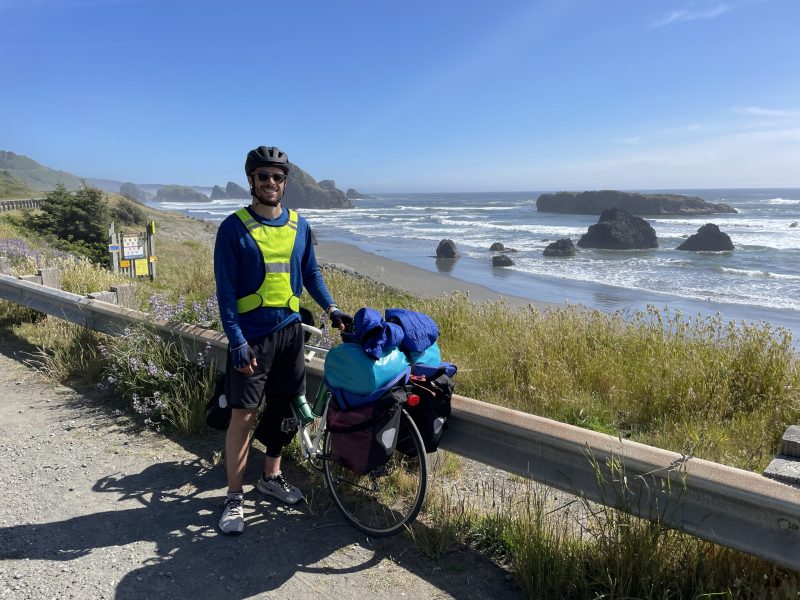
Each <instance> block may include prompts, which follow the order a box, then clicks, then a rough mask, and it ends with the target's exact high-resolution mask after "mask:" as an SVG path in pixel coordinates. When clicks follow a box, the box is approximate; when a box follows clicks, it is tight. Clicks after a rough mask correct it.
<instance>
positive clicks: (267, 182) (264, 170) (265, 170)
mask: <svg viewBox="0 0 800 600" xmlns="http://www.w3.org/2000/svg"><path fill="white" fill-rule="evenodd" d="M286 178H287V175H286V174H285V173H284V172H283V169H281V168H280V167H259V168H257V169H256V170H255V171H253V172H252V173H251V174H250V177H248V180H249V182H250V187H252V188H253V191H254V192H255V194H254V195H255V197H256V198H257V199H258V200H259V202H261V203H262V204H267V205H268V206H277V205H278V204H279V203H280V201H281V198H283V193H284V192H285V191H286ZM278 180H280V181H278Z"/></svg>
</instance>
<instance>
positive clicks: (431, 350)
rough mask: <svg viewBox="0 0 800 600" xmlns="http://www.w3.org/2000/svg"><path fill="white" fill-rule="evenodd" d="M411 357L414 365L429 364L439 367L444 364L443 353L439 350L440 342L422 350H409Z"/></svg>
mask: <svg viewBox="0 0 800 600" xmlns="http://www.w3.org/2000/svg"><path fill="white" fill-rule="evenodd" d="M409 357H410V358H411V364H412V365H414V367H416V366H417V365H429V366H432V367H433V366H435V367H437V368H438V367H439V365H440V364H442V353H441V351H440V350H439V343H438V342H434V343H433V344H431V345H430V346H428V347H427V348H426V349H425V350H423V351H422V352H409Z"/></svg>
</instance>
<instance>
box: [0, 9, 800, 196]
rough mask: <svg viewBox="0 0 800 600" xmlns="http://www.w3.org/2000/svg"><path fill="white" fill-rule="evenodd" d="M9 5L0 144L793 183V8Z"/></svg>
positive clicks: (217, 179) (149, 177)
mask: <svg viewBox="0 0 800 600" xmlns="http://www.w3.org/2000/svg"><path fill="white" fill-rule="evenodd" d="M491 4H492V5H493V6H492V8H489V5H490V3H487V2H484V1H482V2H477V1H472V0H459V1H450V0H442V1H430V0H428V1H425V2H422V1H417V0H404V1H403V2H399V1H390V0H380V1H379V0H361V1H356V0H352V1H350V0H339V1H336V2H332V1H330V0H326V1H322V0H319V1H304V0H288V1H286V2H264V1H238V0H228V1H227V2H208V1H191V2H189V1H182V0H176V1H170V0H160V1H147V0H0V31H2V35H0V72H2V74H3V75H2V81H3V89H2V90H0V149H3V150H11V151H13V152H16V153H18V154H25V155H27V156H30V157H31V158H33V159H35V160H37V161H39V162H41V163H43V164H46V165H47V166H50V167H53V168H57V169H63V170H66V171H69V172H72V173H75V174H77V175H81V176H85V177H106V178H111V179H119V180H122V181H134V182H137V183H179V184H186V185H213V184H222V185H224V184H225V182H227V181H228V180H234V181H237V182H239V183H244V175H243V170H242V165H243V162H244V157H245V155H246V153H247V150H248V149H250V148H252V147H254V146H257V145H260V144H266V145H277V146H280V147H281V148H282V149H284V150H285V151H286V152H287V153H288V154H289V157H290V159H291V160H292V161H293V162H295V163H297V164H298V165H299V166H301V167H302V168H304V169H305V170H306V171H308V172H309V173H310V174H311V175H312V176H314V177H315V178H317V179H335V180H336V181H337V185H338V186H339V187H340V188H343V189H344V188H347V187H356V188H358V189H360V190H362V191H367V192H370V191H371V192H391V191H398V192H403V191H421V192H422V191H444V190H447V191H487V190H498V191H499V190H561V189H570V190H582V189H595V188H618V189H650V188H698V187H800V34H798V28H799V27H800V2H798V1H797V0H719V1H718V0H713V1H706V0H647V1H644V0H603V1H601V0H550V1H547V2H545V1H528V2H511V1H508V2H506V1H503V0H498V1H497V2H494V3H491Z"/></svg>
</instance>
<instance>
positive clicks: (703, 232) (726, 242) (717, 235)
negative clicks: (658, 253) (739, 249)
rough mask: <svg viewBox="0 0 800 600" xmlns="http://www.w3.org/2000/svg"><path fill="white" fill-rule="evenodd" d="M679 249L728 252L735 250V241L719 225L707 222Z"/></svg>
mask: <svg viewBox="0 0 800 600" xmlns="http://www.w3.org/2000/svg"><path fill="white" fill-rule="evenodd" d="M677 249H678V250H690V251H695V252H704V251H705V252H728V251H730V250H733V242H732V241H731V238H730V236H729V235H728V234H727V233H725V232H724V231H720V230H719V227H718V226H717V225H715V224H714V223H706V224H705V225H703V226H702V227H701V228H700V229H698V230H697V233H695V234H692V235H690V236H689V237H688V238H687V239H686V241H685V242H683V243H682V244H681V245H680V246H678V248H677Z"/></svg>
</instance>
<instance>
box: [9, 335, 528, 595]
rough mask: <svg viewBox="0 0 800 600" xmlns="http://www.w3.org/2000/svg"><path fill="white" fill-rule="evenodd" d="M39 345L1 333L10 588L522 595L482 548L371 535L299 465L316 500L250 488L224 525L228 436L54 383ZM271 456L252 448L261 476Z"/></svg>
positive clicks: (23, 591) (15, 591)
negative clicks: (291, 499) (234, 522)
mask: <svg viewBox="0 0 800 600" xmlns="http://www.w3.org/2000/svg"><path fill="white" fill-rule="evenodd" d="M5 333H7V332H4V334H5ZM30 351H32V348H30V347H26V346H25V344H24V342H22V341H20V340H17V339H15V340H10V341H0V422H2V427H0V486H2V488H3V489H5V490H9V491H10V494H7V495H6V498H5V499H4V502H3V503H2V504H0V559H1V560H0V598H2V599H6V598H14V599H17V598H19V599H23V598H24V599H28V598H30V599H34V598H35V599H39V598H44V599H47V598H59V599H61V598H80V599H83V598H87V599H89V598H91V599H94V598H137V599H138V598H195V599H202V598H322V597H325V598H329V597H334V596H335V597H336V598H337V600H345V599H349V598H358V599H360V600H364V599H366V598H373V597H379V598H482V599H483V598H518V597H520V592H519V590H518V588H517V587H516V586H515V584H514V583H513V582H512V581H511V580H510V577H509V576H508V574H507V573H506V572H505V571H504V570H503V569H501V568H499V567H498V566H496V565H494V564H493V563H491V562H490V561H488V560H486V559H485V558H483V557H481V556H478V555H476V554H475V553H473V552H471V551H469V550H459V551H456V552H451V553H449V554H447V555H446V556H445V557H444V558H442V559H441V560H440V561H437V562H432V561H429V560H426V559H424V558H422V557H421V556H420V555H419V554H418V553H417V551H416V550H415V548H414V546H413V544H412V542H411V541H410V540H409V539H407V538H406V537H405V536H400V537H395V538H391V539H388V540H370V539H367V538H366V537H365V536H364V535H362V534H360V533H359V532H358V531H356V530H355V529H353V528H352V527H350V526H348V525H347V524H345V523H344V522H343V521H342V520H341V518H340V517H339V515H338V513H336V511H335V510H327V509H326V510H324V511H323V510H322V509H320V508H317V507H318V506H321V505H322V504H324V503H322V502H316V501H315V498H320V497H321V496H320V495H323V494H327V492H326V491H324V490H322V489H319V488H318V487H317V486H316V483H314V482H309V481H308V480H307V479H304V477H305V475H304V473H302V472H300V471H298V470H296V469H292V468H291V467H289V468H288V469H287V471H288V472H289V475H290V476H293V477H294V478H295V479H296V480H298V483H300V486H301V488H302V489H303V490H304V491H306V493H307V496H308V497H309V499H310V505H306V504H303V505H301V506H300V507H299V508H287V507H285V506H278V505H276V504H274V503H272V502H269V501H267V500H264V499H262V498H261V497H259V495H258V493H257V492H255V491H254V490H252V491H247V490H250V487H249V486H246V488H245V489H246V491H247V493H246V496H245V498H246V509H245V516H246V519H247V528H246V530H245V534H244V535H242V536H239V537H233V538H230V537H226V536H223V535H220V534H218V533H217V531H216V529H215V526H216V522H217V519H218V515H219V509H220V503H221V498H222V495H223V494H224V490H225V476H224V471H223V466H222V465H221V464H216V465H215V464H214V456H215V452H216V451H218V450H219V449H220V448H221V447H222V437H221V436H219V435H209V436H205V437H191V438H172V439H170V438H165V437H163V436H161V435H159V434H157V433H153V432H150V431H147V430H142V429H141V428H140V427H138V426H137V425H136V424H134V423H132V422H131V421H130V420H129V419H128V418H127V417H126V416H124V414H122V412H121V411H119V410H115V407H114V399H113V398H107V397H105V398H104V397H102V396H100V395H99V393H97V392H94V391H92V390H86V389H82V388H80V387H79V386H78V387H75V388H72V387H66V386H63V385H55V384H52V383H48V382H46V381H43V380H42V379H41V378H40V377H39V376H38V375H37V374H36V373H35V372H34V371H32V370H30V369H29V368H28V367H26V366H25V365H24V364H23V363H22V362H21V360H22V359H23V358H24V357H25V356H24V354H25V352H30ZM262 461H263V456H262V455H261V453H260V452H258V451H254V452H252V453H251V461H250V464H249V465H248V476H247V481H254V480H255V477H256V476H257V473H258V469H259V465H260V464H262Z"/></svg>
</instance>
